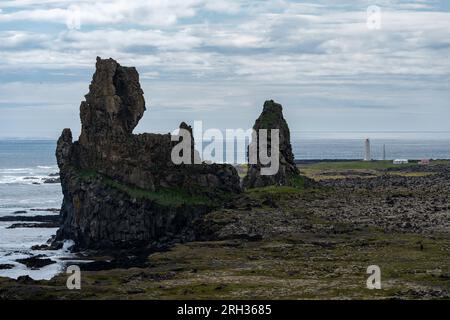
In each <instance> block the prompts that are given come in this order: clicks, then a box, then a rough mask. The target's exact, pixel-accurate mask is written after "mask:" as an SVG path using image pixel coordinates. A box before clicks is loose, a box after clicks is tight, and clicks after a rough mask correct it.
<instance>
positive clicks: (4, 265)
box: [0, 264, 14, 270]
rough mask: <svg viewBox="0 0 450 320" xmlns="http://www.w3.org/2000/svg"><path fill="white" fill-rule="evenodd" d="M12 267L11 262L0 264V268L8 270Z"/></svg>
mask: <svg viewBox="0 0 450 320" xmlns="http://www.w3.org/2000/svg"><path fill="white" fill-rule="evenodd" d="M12 268H14V265H12V264H0V270H9V269H12Z"/></svg>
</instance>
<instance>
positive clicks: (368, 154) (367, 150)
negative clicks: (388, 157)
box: [364, 139, 372, 161]
mask: <svg viewBox="0 0 450 320" xmlns="http://www.w3.org/2000/svg"><path fill="white" fill-rule="evenodd" d="M364 161H372V156H371V152H370V140H369V139H366V143H365V149H364Z"/></svg>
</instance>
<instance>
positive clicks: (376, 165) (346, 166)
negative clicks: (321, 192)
mask: <svg viewBox="0 0 450 320" xmlns="http://www.w3.org/2000/svg"><path fill="white" fill-rule="evenodd" d="M406 166H409V167H412V166H417V163H408V164H402V165H398V164H393V163H392V161H388V160H386V161H343V162H319V163H313V164H308V165H301V166H299V167H300V168H306V169H315V170H352V169H360V170H363V169H364V170H384V169H390V168H402V167H406Z"/></svg>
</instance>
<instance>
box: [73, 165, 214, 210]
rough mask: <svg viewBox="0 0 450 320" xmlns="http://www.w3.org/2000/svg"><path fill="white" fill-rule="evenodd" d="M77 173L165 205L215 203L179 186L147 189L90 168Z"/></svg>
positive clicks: (140, 197) (133, 196) (85, 178)
mask: <svg viewBox="0 0 450 320" xmlns="http://www.w3.org/2000/svg"><path fill="white" fill-rule="evenodd" d="M77 175H78V177H79V178H81V179H83V180H92V179H100V180H101V181H102V183H104V185H106V186H108V187H111V188H114V189H116V190H119V191H121V192H124V193H126V194H128V195H129V196H130V197H132V198H135V199H147V200H152V201H155V202H156V203H158V204H160V205H163V206H176V207H177V206H181V205H211V206H212V205H213V203H212V201H211V200H210V199H209V198H207V197H205V196H200V195H191V194H189V193H187V192H186V191H184V190H181V189H177V188H161V189H159V190H157V191H151V190H145V189H141V188H138V187H135V186H130V185H127V184H124V183H120V182H118V181H115V180H113V179H111V178H110V177H107V176H104V175H102V174H99V173H97V172H95V171H90V170H79V171H77Z"/></svg>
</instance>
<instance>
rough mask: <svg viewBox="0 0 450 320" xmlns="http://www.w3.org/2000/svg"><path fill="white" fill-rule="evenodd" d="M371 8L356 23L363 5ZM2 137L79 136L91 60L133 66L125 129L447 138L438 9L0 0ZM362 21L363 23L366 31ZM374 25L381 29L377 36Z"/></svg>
mask: <svg viewBox="0 0 450 320" xmlns="http://www.w3.org/2000/svg"><path fill="white" fill-rule="evenodd" d="M371 5H378V6H379V7H380V10H381V13H380V19H381V20H379V21H380V24H379V25H378V19H375V20H376V21H375V20H374V22H373V23H369V25H368V24H367V17H368V15H367V8H368V7H369V6H371ZM0 10H1V11H0V68H1V70H0V137H3V138H4V137H48V138H55V137H57V136H58V135H59V134H60V132H61V130H62V128H64V127H71V128H72V129H73V131H74V132H75V134H77V133H78V132H79V116H78V111H79V104H80V101H81V100H82V99H83V96H84V94H86V93H87V91H88V86H89V82H90V80H91V77H92V73H93V68H94V64H95V58H96V57H97V56H101V57H103V58H108V57H113V58H114V59H116V60H118V61H119V62H120V63H121V64H122V65H126V66H136V67H137V68H138V71H139V72H140V75H141V84H142V87H143V89H144V91H145V98H146V101H147V106H148V111H147V113H146V114H145V116H144V118H143V120H142V121H141V123H140V125H139V127H138V128H137V130H136V131H138V132H143V131H147V132H169V131H172V130H173V129H174V128H176V127H177V125H178V124H179V123H180V122H181V121H188V122H191V123H192V122H193V121H194V120H203V121H204V127H215V128H219V129H225V128H249V127H251V126H252V125H253V122H254V120H255V118H256V117H257V116H258V115H259V113H260V112H261V108H262V104H263V102H264V100H266V99H275V100H277V101H278V102H280V103H282V104H283V106H284V112H285V116H286V117H287V118H288V122H289V124H290V127H291V130H294V131H299V132H300V133H301V132H309V131H448V130H450V105H449V101H450V90H449V89H450V81H449V80H450V59H449V58H450V33H449V30H450V1H448V0H429V1H425V0H416V1H413V0H378V1H371V0H354V1H347V2H345V1H337V0H320V1H294V0H291V1H289V0H269V1H261V0H247V1H244V0H97V1H91V0H89V1H88V0H14V1H9V0H1V1H0ZM371 21H372V20H371ZM378 27H379V28H378Z"/></svg>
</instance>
